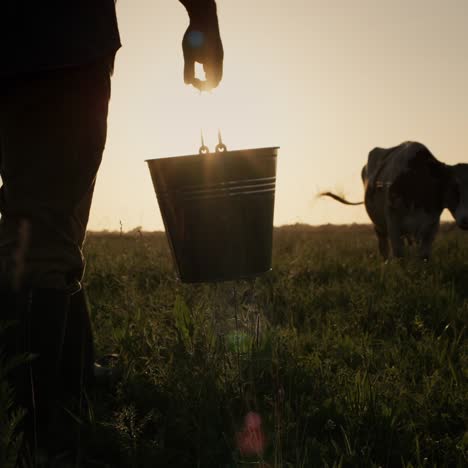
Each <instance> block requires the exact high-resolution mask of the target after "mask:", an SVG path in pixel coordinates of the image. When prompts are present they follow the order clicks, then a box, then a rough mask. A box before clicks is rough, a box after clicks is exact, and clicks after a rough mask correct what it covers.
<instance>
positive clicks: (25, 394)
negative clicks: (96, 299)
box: [0, 289, 70, 451]
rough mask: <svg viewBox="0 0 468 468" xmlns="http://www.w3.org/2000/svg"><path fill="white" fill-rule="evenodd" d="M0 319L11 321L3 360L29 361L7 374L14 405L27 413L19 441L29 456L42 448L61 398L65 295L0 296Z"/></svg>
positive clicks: (36, 292) (41, 292)
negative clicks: (18, 357) (27, 448)
mask: <svg viewBox="0 0 468 468" xmlns="http://www.w3.org/2000/svg"><path fill="white" fill-rule="evenodd" d="M0 302H1V304H0V307H1V310H2V311H1V313H0V315H1V316H2V318H4V319H6V320H8V321H15V322H16V326H13V327H12V328H11V330H8V331H7V337H6V341H5V350H6V357H7V359H11V358H12V357H14V356H15V355H18V354H19V355H21V354H23V355H26V354H27V355H29V356H30V357H29V358H28V360H27V361H26V363H23V364H20V365H19V366H17V367H16V368H14V369H13V370H12V372H11V375H10V378H9V380H10V381H11V383H12V386H13V389H14V391H15V400H16V402H17V403H18V404H19V405H20V406H22V407H23V408H25V409H26V410H27V414H26V417H25V419H24V424H23V426H24V433H25V441H26V443H27V444H28V445H29V446H30V449H31V450H32V451H34V450H35V449H36V448H37V447H42V446H44V445H45V444H46V443H47V433H48V430H49V426H50V423H51V421H52V420H53V418H54V415H55V414H56V412H57V409H58V406H59V401H60V400H61V397H62V383H61V380H60V377H59V371H60V366H61V358H62V348H63V341H64V336H65V328H66V323H67V315H68V310H69V306H70V295H69V294H68V293H66V292H64V291H60V290H56V289H35V290H31V291H24V292H21V293H11V292H10V293H8V292H3V293H1V294H0Z"/></svg>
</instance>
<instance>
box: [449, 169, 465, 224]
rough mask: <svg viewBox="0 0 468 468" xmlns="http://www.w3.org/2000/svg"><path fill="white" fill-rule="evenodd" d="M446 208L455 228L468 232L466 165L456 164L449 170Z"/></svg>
mask: <svg viewBox="0 0 468 468" xmlns="http://www.w3.org/2000/svg"><path fill="white" fill-rule="evenodd" d="M450 175H451V177H450V183H449V187H448V193H447V208H448V209H449V211H450V213H452V216H453V217H454V218H455V222H456V223H457V226H458V227H459V228H461V229H465V230H468V164H456V165H455V166H452V167H451V168H450Z"/></svg>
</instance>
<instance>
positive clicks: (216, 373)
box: [79, 226, 468, 468]
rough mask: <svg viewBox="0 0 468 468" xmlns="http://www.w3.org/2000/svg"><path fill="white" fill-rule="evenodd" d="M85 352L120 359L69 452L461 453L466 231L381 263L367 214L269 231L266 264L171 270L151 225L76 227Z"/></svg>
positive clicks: (120, 459)
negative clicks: (86, 310)
mask: <svg viewBox="0 0 468 468" xmlns="http://www.w3.org/2000/svg"><path fill="white" fill-rule="evenodd" d="M86 250H87V252H86V254H87V258H88V265H87V272H86V281H85V283H86V288H87V291H88V296H89V300H90V302H91V305H92V311H93V324H94V329H95V334H96V345H97V350H98V354H106V353H119V355H120V366H121V368H122V376H121V378H120V379H119V380H118V381H117V382H114V384H113V385H111V386H110V387H107V388H104V389H102V390H100V391H98V392H97V393H96V395H95V396H94V398H93V401H92V405H91V407H90V409H89V412H88V415H87V416H86V417H85V419H84V420H83V421H82V425H83V431H82V433H83V436H82V439H81V444H82V446H81V448H80V449H81V453H82V454H83V456H82V458H81V460H80V462H79V466H89V467H94V466H96V467H97V466H102V467H112V468H114V467H115V468H118V467H151V468H153V467H155V466H161V467H165V466H167V467H204V468H205V467H244V466H245V467H248V466H258V467H285V468H286V467H322V466H323V467H406V468H409V467H462V466H467V464H468V432H467V427H466V423H467V421H468V407H467V395H468V386H467V374H468V347H467V339H466V332H467V330H466V326H467V323H468V320H467V319H468V238H467V237H466V235H463V233H461V232H457V231H452V230H447V231H444V232H442V233H441V234H440V236H439V238H438V240H437V242H436V245H435V251H434V256H433V259H432V261H430V262H429V263H421V262H419V261H417V260H415V259H413V258H411V256H410V258H409V259H407V260H405V261H403V262H390V263H388V264H383V263H382V261H381V260H380V258H379V257H378V254H377V246H376V240H375V239H374V235H373V233H372V232H371V229H370V228H369V227H366V226H364V227H363V226H349V227H340V228H336V227H332V226H330V227H321V228H311V227H308V226H290V227H285V228H280V229H277V230H276V231H275V242H274V268H273V270H272V271H271V272H269V273H268V274H265V275H264V276H262V277H259V278H257V279H254V280H251V281H240V282H228V283H218V284H198V285H184V284H181V283H180V282H178V281H177V279H176V277H175V272H174V269H173V265H172V260H171V258H170V254H169V251H168V248H167V244H166V240H165V238H164V235H163V234H161V233H155V234H147V233H133V234H128V235H98V234H95V235H91V236H89V238H88V241H87V246H86Z"/></svg>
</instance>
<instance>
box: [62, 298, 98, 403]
mask: <svg viewBox="0 0 468 468" xmlns="http://www.w3.org/2000/svg"><path fill="white" fill-rule="evenodd" d="M60 377H61V378H62V381H63V385H64V389H65V392H66V393H67V394H68V395H70V396H72V397H74V398H78V399H80V400H82V399H83V397H84V396H85V394H86V392H87V391H88V390H89V389H90V388H91V387H92V386H93V384H94V340H93V332H92V328H91V321H90V316H89V309H88V304H87V301H86V295H85V292H84V290H83V289H81V290H80V291H79V292H77V293H76V294H73V295H72V296H71V297H70V309H69V313H68V320H67V328H66V332H65V340H64V346H63V359H62V365H61V369H60Z"/></svg>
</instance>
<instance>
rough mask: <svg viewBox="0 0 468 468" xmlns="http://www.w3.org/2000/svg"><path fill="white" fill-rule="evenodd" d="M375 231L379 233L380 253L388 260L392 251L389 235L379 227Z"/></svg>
mask: <svg viewBox="0 0 468 468" xmlns="http://www.w3.org/2000/svg"><path fill="white" fill-rule="evenodd" d="M375 233H376V234H377V240H378V241H379V252H380V255H382V257H383V258H384V260H387V259H388V255H389V253H390V251H389V246H388V236H387V234H386V233H383V232H381V231H379V230H378V229H377V228H375Z"/></svg>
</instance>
